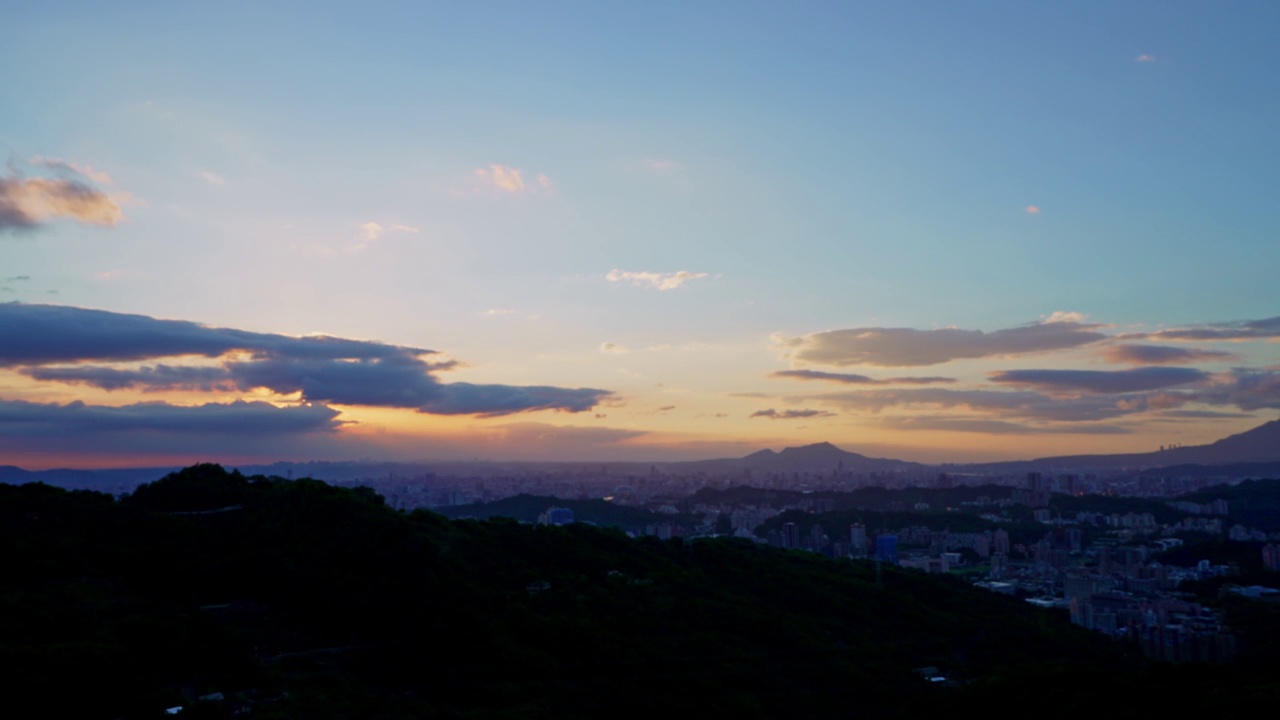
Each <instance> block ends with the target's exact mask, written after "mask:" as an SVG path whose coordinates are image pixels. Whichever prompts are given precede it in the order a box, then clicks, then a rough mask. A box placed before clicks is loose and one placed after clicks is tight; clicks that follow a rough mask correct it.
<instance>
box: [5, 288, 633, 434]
mask: <svg viewBox="0 0 1280 720" xmlns="http://www.w3.org/2000/svg"><path fill="white" fill-rule="evenodd" d="M0 336H3V337H6V338H16V339H17V341H16V342H7V343H5V344H4V345H0V367H20V371H21V372H22V373H24V374H26V375H27V376H29V377H32V378H34V379H40V380H45V381H62V382H76V383H87V384H91V385H95V386H97V387H101V388H103V389H108V390H111V389H122V388H139V389H143V390H146V389H152V390H170V389H178V388H182V389H201V388H203V387H205V386H208V387H210V388H218V389H223V388H226V387H228V386H234V387H235V388H238V389H240V390H243V391H248V390H253V389H258V388H266V389H268V390H271V391H273V392H275V393H278V394H281V395H292V394H295V393H296V394H299V395H300V396H301V397H302V399H303V400H305V401H308V402H320V403H333V404H340V405H366V406H376V407H394V408H411V409H414V410H417V411H418V412H422V413H429V414H437V415H464V414H468V415H478V416H482V417H494V416H500V415H509V414H512V413H519V412H529V411H535V410H561V411H565V412H583V411H586V410H590V409H591V408H593V407H595V405H597V404H598V403H600V402H601V401H603V400H605V399H607V398H609V397H612V395H613V393H611V392H610V391H608V390H600V389H595V388H558V387H548V386H509V385H476V384H471V383H448V384H446V383H442V382H440V380H439V379H438V378H436V377H435V375H434V374H433V373H435V372H438V371H441V370H445V369H449V368H451V367H453V366H454V365H456V363H455V362H454V361H451V360H449V361H442V362H435V363H433V362H428V361H427V360H426V359H424V357H430V356H433V355H437V356H438V353H435V352H433V351H430V350H425V349H421V348H411V347H404V346H397V345H387V344H384V343H377V342H369V341H364V340H347V339H343V338H333V337H324V336H319V337H301V338H299V337H289V336H285V335H273V334H267V333H251V332H246V331H242V330H232V329H228V328H210V327H205V326H203V325H198V324H196V323H191V322H185V321H177V320H156V319H154V318H150V317H146V316H143V315H123V314H119V313H111V312H106V311H102V310H84V309H81V308H68V307H60V306H51V305H23V304H18V303H8V304H3V305H0ZM246 354H247V355H248V358H247V359H243V358H242V356H244V355H246ZM181 356H203V357H207V358H221V359H223V362H222V365H221V367H220V368H210V367H209V366H207V365H203V366H198V367H183V366H155V367H143V368H141V369H120V368H110V367H106V366H97V365H86V364H84V363H88V362H127V361H137V360H147V359H154V358H162V357H181ZM65 363H81V364H79V365H76V366H73V367H48V366H50V365H57V364H65ZM219 370H220V371H221V372H219Z"/></svg>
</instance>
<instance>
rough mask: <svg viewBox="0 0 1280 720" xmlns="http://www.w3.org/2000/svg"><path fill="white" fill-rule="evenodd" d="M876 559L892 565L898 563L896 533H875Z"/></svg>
mask: <svg viewBox="0 0 1280 720" xmlns="http://www.w3.org/2000/svg"><path fill="white" fill-rule="evenodd" d="M876 560H879V561H880V562H887V563H891V564H893V565H897V564H898V536H897V535H877V536H876Z"/></svg>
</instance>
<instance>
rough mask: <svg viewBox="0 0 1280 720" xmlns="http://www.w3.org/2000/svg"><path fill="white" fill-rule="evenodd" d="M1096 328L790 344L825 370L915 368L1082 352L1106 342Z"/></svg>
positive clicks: (1063, 325)
mask: <svg viewBox="0 0 1280 720" xmlns="http://www.w3.org/2000/svg"><path fill="white" fill-rule="evenodd" d="M1097 327H1099V326H1098V325H1089V324H1084V323H1080V322H1074V321H1063V322H1041V323H1035V324H1032V325H1023V326H1021V327H1015V328H1008V329H1005V330H996V331H994V332H989V333H987V332H982V331H981V330H960V329H957V328H944V329H940V330H914V329H911V328H880V327H869V328H850V329H847V330H830V331H827V332H820V333H814V334H812V335H806V336H805V337H803V338H799V339H796V340H793V341H791V344H792V345H793V346H795V347H796V348H797V349H796V351H795V352H796V358H797V359H799V360H803V361H806V362H811V363H817V364H821V365H838V366H844V365H876V366H881V367H910V366H922V365H937V364H939V363H945V362H948V361H950V360H959V359H965V358H983V357H993V356H1013V355H1028V354H1033V353H1041V352H1047V351H1050V350H1062V349H1066V348H1073V347H1079V346H1081V345H1088V344H1090V343H1095V342H1099V341H1101V340H1105V339H1106V338H1107V336H1106V335H1104V334H1102V333H1100V332H1097V331H1096V330H1095V328H1097Z"/></svg>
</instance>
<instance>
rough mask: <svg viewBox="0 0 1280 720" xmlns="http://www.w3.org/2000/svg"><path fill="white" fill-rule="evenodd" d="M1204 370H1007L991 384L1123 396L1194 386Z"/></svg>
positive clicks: (1206, 376) (995, 375)
mask: <svg viewBox="0 0 1280 720" xmlns="http://www.w3.org/2000/svg"><path fill="white" fill-rule="evenodd" d="M1209 377H1210V376H1209V373H1207V372H1204V371H1203V370H1196V369H1194V368H1185V367H1140V368H1133V369H1131V370H1036V369H1031V370H1007V371H1004V372H996V373H992V374H991V382H994V383H1002V384H1006V385H1018V386H1022V387H1031V388H1035V389H1037V390H1040V391H1042V392H1046V393H1049V394H1055V393H1062V392H1068V393H1091V394H1124V393H1135V392H1144V391H1148V390H1161V389H1164V388H1171V387H1178V386H1184V385H1193V384H1196V383H1201V382H1204V381H1206V380H1208V379H1209Z"/></svg>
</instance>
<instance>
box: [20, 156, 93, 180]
mask: <svg viewBox="0 0 1280 720" xmlns="http://www.w3.org/2000/svg"><path fill="white" fill-rule="evenodd" d="M27 162H28V163H29V164H31V165H38V166H43V167H47V168H49V169H50V170H54V171H58V172H63V173H70V174H74V175H79V176H80V177H83V178H85V179H87V180H91V181H93V182H96V183H98V184H99V185H111V184H112V180H111V176H110V175H108V174H107V173H105V172H103V171H101V170H98V169H97V168H95V167H93V166H92V165H81V164H80V163H77V162H75V161H72V160H63V159H61V158H47V157H42V156H40V155H36V156H35V157H33V158H31V159H30V160H28V161H27Z"/></svg>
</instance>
